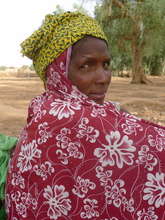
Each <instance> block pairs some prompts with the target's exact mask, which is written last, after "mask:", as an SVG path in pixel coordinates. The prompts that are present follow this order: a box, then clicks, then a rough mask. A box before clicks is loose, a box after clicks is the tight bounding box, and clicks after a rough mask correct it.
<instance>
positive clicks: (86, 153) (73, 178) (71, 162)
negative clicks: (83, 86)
mask: <svg viewBox="0 0 165 220" xmlns="http://www.w3.org/2000/svg"><path fill="white" fill-rule="evenodd" d="M66 57H67V51H65V52H64V53H62V54H61V55H60V56H59V58H58V59H56V60H55V61H54V62H53V63H52V64H51V65H49V67H48V68H47V90H46V92H45V93H43V94H42V95H40V96H38V97H36V98H34V99H33V100H32V102H31V104H30V107H29V112H28V119H27V125H26V127H25V128H24V130H23V132H22V134H21V135H20V138H19V142H18V144H17V146H16V149H15V151H14V153H13V157H12V159H11V162H10V168H9V173H8V179H7V186H6V210H7V213H8V219H9V220H10V219H15V220H16V219H19V220H23V219H24V220H25V219H27V220H29V219H31V220H32V219H36V220H40V219H45V220H47V219H54V220H56V219H57V220H64V219H65V220H67V219H68V220H79V219H98V220H146V219H147V220H156V219H157V220H163V219H165V127H162V126H158V125H155V124H152V123H150V122H147V121H145V120H142V119H139V118H137V117H135V116H133V115H131V114H128V113H121V112H120V111H119V110H118V109H117V108H116V106H115V105H114V104H112V103H111V102H105V103H104V105H99V104H96V103H95V102H94V101H91V100H89V99H88V97H86V96H85V95H84V94H82V93H81V92H80V91H79V90H78V89H77V88H76V87H75V86H73V85H72V83H71V81H69V80H68V78H67V77H66V72H67V70H66Z"/></svg>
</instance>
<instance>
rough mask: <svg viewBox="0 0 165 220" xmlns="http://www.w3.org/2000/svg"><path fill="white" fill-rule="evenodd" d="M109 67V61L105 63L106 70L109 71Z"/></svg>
mask: <svg viewBox="0 0 165 220" xmlns="http://www.w3.org/2000/svg"><path fill="white" fill-rule="evenodd" d="M109 67H110V62H109V61H108V62H105V63H104V68H105V69H109Z"/></svg>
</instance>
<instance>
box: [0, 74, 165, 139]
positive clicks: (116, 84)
mask: <svg viewBox="0 0 165 220" xmlns="http://www.w3.org/2000/svg"><path fill="white" fill-rule="evenodd" d="M150 79H151V80H152V82H153V84H151V85H134V84H130V79H129V78H119V77H113V78H112V83H111V86H110V88H109V91H108V94H107V98H106V99H107V100H112V101H117V102H120V103H121V106H122V107H124V108H125V109H126V110H127V111H129V112H130V113H132V114H134V115H136V116H138V117H141V118H144V119H147V120H150V121H153V122H156V123H158V124H160V125H164V126H165V77H151V78H150ZM43 91H44V90H43V85H42V82H41V81H40V80H39V79H38V78H31V79H27V78H16V77H1V76H0V133H4V134H6V135H12V136H18V135H19V133H20V131H21V129H22V128H23V126H24V125H25V123H26V116H27V107H28V104H29V102H30V100H31V99H32V98H33V97H34V96H36V95H38V94H40V93H41V92H43Z"/></svg>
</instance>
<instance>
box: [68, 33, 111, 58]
mask: <svg viewBox="0 0 165 220" xmlns="http://www.w3.org/2000/svg"><path fill="white" fill-rule="evenodd" d="M96 53H101V54H102V55H104V56H109V51H108V46H107V42H106V41H105V40H102V39H99V38H95V37H85V38H83V39H81V40H79V41H78V42H77V43H76V44H74V45H73V50H72V57H74V56H75V55H76V56H77V55H78V54H79V55H81V56H86V57H92V54H96Z"/></svg>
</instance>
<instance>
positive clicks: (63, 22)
mask: <svg viewBox="0 0 165 220" xmlns="http://www.w3.org/2000/svg"><path fill="white" fill-rule="evenodd" d="M85 35H91V36H94V37H98V38H101V39H104V40H107V39H106V37H105V35H104V32H103V31H102V29H101V27H100V26H99V25H98V23H97V22H96V21H95V20H94V19H93V18H91V17H89V16H87V15H84V14H81V13H79V12H65V13H63V14H60V15H51V14H49V15H47V16H46V17H45V21H44V23H43V24H42V26H41V27H40V28H39V29H38V30H37V31H35V32H34V33H33V34H32V35H31V36H30V37H29V38H27V39H26V40H25V41H23V42H22V43H21V47H22V50H21V52H22V54H23V55H25V56H27V57H29V58H30V59H32V60H33V64H34V68H35V70H36V72H37V74H38V75H39V76H40V78H41V79H42V80H45V69H46V67H47V66H48V65H49V64H50V63H52V62H53V60H54V59H55V58H57V57H58V56H59V55H60V54H61V53H62V52H63V51H65V50H66V49H67V48H68V47H70V46H71V45H73V44H74V43H75V42H76V41H78V40H80V39H82V38H83V37H84V36H85Z"/></svg>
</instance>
